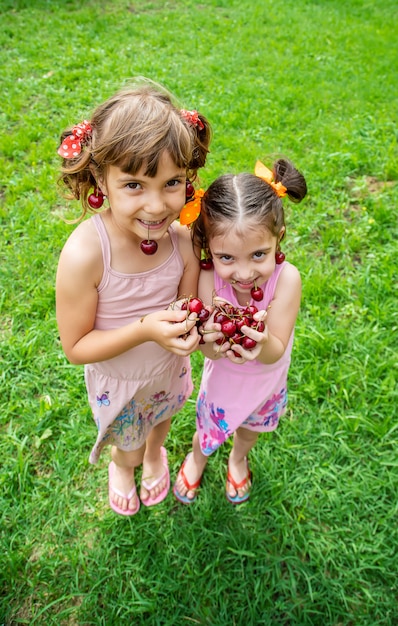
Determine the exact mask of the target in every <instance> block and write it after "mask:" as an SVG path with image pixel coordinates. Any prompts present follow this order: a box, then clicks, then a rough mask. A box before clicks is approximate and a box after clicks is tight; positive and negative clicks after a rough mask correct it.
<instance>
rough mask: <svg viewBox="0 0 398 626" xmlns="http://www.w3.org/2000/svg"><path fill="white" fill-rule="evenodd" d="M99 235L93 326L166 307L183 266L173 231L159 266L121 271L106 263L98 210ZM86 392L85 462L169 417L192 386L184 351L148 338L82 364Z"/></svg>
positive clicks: (134, 444) (133, 444)
mask: <svg viewBox="0 0 398 626" xmlns="http://www.w3.org/2000/svg"><path fill="white" fill-rule="evenodd" d="M91 219H92V220H93V221H94V224H95V226H96V228H97V231H98V235H99V238H100V241H101V247H102V255H103V263H104V273H103V276H102V280H101V283H100V285H99V286H98V297H99V300H98V308H97V316H96V321H95V328H98V329H101V330H107V329H112V328H118V327H120V326H124V325H126V324H129V323H130V322H134V321H135V320H138V319H140V318H141V317H142V316H143V315H145V314H148V313H152V312H154V311H159V310H162V309H167V308H168V306H169V304H170V303H171V302H173V301H174V300H176V298H177V290H178V285H179V284H180V280H181V277H182V274H183V270H184V264H183V260H182V258H181V255H180V252H179V250H178V243H177V234H176V232H175V231H174V229H173V227H170V229H169V234H170V238H171V242H172V245H173V250H172V253H171V255H170V256H169V258H168V259H167V260H166V261H165V262H164V263H162V264H161V265H160V266H159V267H156V268H154V269H153V270H150V271H148V272H142V273H141V274H122V273H121V272H116V271H115V270H113V269H112V267H111V250H110V243H109V239H108V234H107V231H106V228H105V225H104V223H103V221H102V218H101V216H100V215H94V216H93V217H92V218H91ZM85 381H86V386H87V392H88V398H89V402H90V406H91V409H92V411H93V416H94V420H95V422H96V424H97V428H98V436H97V441H96V443H95V445H94V447H93V449H92V450H91V454H90V459H89V460H90V463H96V462H97V461H98V459H99V456H100V454H101V451H102V449H103V447H104V446H106V445H116V446H117V447H118V448H120V449H121V450H126V451H127V450H136V449H137V448H140V447H141V446H142V445H143V443H144V442H145V440H146V438H147V436H148V434H149V432H150V431H151V429H152V428H153V427H154V426H156V425H157V424H160V423H161V422H162V421H164V420H166V419H168V418H169V417H172V416H173V415H174V414H175V413H177V411H179V410H180V409H181V408H182V406H183V405H184V404H185V401H186V400H187V398H188V397H189V396H190V395H191V393H192V390H193V385H192V379H191V368H190V360H189V357H181V356H177V355H176V354H173V353H172V352H169V351H167V350H164V349H163V348H161V347H160V346H159V345H158V344H157V343H155V342H152V341H148V342H146V343H143V344H141V345H139V346H136V347H135V348H132V349H131V350H128V351H127V352H124V353H123V354H121V355H119V356H117V357H115V358H113V359H109V360H107V361H101V362H99V363H91V364H89V365H86V366H85Z"/></svg>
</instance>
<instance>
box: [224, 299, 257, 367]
mask: <svg viewBox="0 0 398 626" xmlns="http://www.w3.org/2000/svg"><path fill="white" fill-rule="evenodd" d="M266 317H267V312H266V311H258V312H257V313H255V314H254V316H253V318H254V319H255V321H256V322H258V325H259V329H256V328H255V327H253V326H242V328H241V331H242V333H243V334H244V335H245V336H246V337H249V338H250V339H253V341H255V342H256V345H255V346H254V348H252V349H250V350H247V349H245V348H244V346H242V345H240V344H234V345H233V349H232V347H231V346H230V348H228V349H227V350H226V351H225V356H226V357H227V358H228V359H229V360H230V361H232V363H239V364H242V363H246V361H255V360H256V359H257V358H258V357H259V355H260V354H261V352H262V350H263V348H264V346H265V344H266V343H267V341H268V326H267V324H266V321H265V320H266ZM260 323H261V325H260Z"/></svg>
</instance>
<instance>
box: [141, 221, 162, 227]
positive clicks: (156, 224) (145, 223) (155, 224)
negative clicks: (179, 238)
mask: <svg viewBox="0 0 398 626" xmlns="http://www.w3.org/2000/svg"><path fill="white" fill-rule="evenodd" d="M140 222H141V224H144V226H159V224H163V222H164V220H157V221H156V222H154V221H148V220H140Z"/></svg>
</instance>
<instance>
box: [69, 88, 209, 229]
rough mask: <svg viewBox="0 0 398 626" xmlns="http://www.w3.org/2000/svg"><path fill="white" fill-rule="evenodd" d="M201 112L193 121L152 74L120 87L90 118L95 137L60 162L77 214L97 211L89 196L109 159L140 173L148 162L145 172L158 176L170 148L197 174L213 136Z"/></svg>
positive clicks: (189, 172) (192, 176)
mask: <svg viewBox="0 0 398 626" xmlns="http://www.w3.org/2000/svg"><path fill="white" fill-rule="evenodd" d="M198 117H199V120H200V121H201V124H199V125H191V124H189V123H188V122H187V121H186V119H184V118H183V116H181V112H180V109H179V108H177V106H176V105H175V104H174V103H173V100H172V96H171V95H170V94H169V93H168V92H167V91H166V90H165V89H163V88H162V87H161V86H159V85H157V84H156V83H153V82H152V81H149V80H145V81H141V82H140V84H138V86H130V87H126V88H124V89H122V90H120V91H118V92H117V93H116V94H115V95H114V96H112V97H110V98H109V99H108V100H106V101H105V102H104V103H103V104H101V105H100V106H98V107H97V108H96V109H95V111H94V113H93V114H92V117H91V119H90V124H91V126H92V134H91V137H90V138H89V139H88V141H87V142H86V143H85V146H84V148H83V149H82V151H81V153H80V154H79V155H78V156H77V157H75V158H74V159H63V163H62V169H61V177H60V180H61V181H62V182H63V183H64V184H65V185H66V187H67V188H68V189H69V190H70V191H71V192H72V197H74V198H76V199H80V200H81V202H82V206H83V212H82V215H81V216H80V218H79V219H81V218H82V217H84V215H85V214H86V212H93V211H92V210H91V209H90V207H89V205H88V202H87V197H88V195H89V193H90V189H92V188H93V187H94V186H96V179H97V178H99V177H101V176H103V175H104V174H105V173H106V168H107V167H108V166H110V165H116V166H118V167H120V169H121V170H122V171H123V172H126V173H130V174H136V173H137V172H138V171H139V170H140V169H141V167H142V166H143V165H144V164H145V165H146V171H145V175H147V176H156V173H157V168H158V164H159V159H160V157H161V155H162V153H163V152H164V151H167V152H168V153H169V155H170V157H171V158H172V160H173V161H174V162H175V164H176V166H177V167H181V168H185V169H186V171H187V176H188V178H189V179H190V180H191V181H193V180H195V178H196V177H197V171H198V169H199V168H201V167H203V166H204V164H205V162H206V157H207V154H208V151H209V150H208V147H209V144H210V140H211V128H210V125H209V123H208V121H207V119H206V118H205V117H204V116H202V115H200V114H199V115H198ZM199 126H201V128H199ZM70 134H71V129H67V130H66V131H64V132H63V133H62V135H61V144H62V141H63V140H64V139H65V137H67V136H68V135H70Z"/></svg>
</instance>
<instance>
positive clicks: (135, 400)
mask: <svg viewBox="0 0 398 626" xmlns="http://www.w3.org/2000/svg"><path fill="white" fill-rule="evenodd" d="M209 142H210V127H209V124H208V122H207V120H206V118H204V117H203V116H202V115H199V114H198V113H197V111H186V110H180V109H179V108H177V107H176V106H175V105H174V104H173V102H172V99H171V97H170V95H169V94H168V93H167V92H166V91H165V90H163V89H162V88H160V87H159V86H158V85H155V84H153V83H151V82H150V81H143V82H142V83H140V84H138V85H134V86H129V87H126V88H125V89H123V90H121V91H120V92H118V93H117V94H115V95H114V96H112V97H110V98H109V99H108V100H107V101H106V102H104V103H103V104H101V105H100V106H99V107H98V108H97V109H96V110H95V111H94V113H93V115H92V117H91V120H90V121H86V120H85V121H84V122H82V123H80V124H77V125H76V126H74V127H72V128H71V129H69V130H67V131H65V132H64V133H63V135H62V137H61V145H60V147H59V150H58V153H59V155H60V156H61V157H62V158H63V164H62V181H63V182H64V183H65V185H66V187H67V188H68V190H69V191H71V192H72V197H74V198H76V199H79V200H80V201H81V203H82V207H83V211H82V215H81V218H83V217H85V216H86V214H87V213H94V215H93V216H92V217H91V218H90V219H86V220H84V221H82V222H81V223H80V224H79V226H78V227H77V228H76V229H75V230H74V232H73V233H72V234H71V236H70V237H69V239H68V240H67V242H66V244H65V247H64V249H63V250H62V253H61V256H60V260H59V265H58V272H57V285H56V300H57V322H58V327H59V332H60V338H61V342H62V346H63V349H64V351H65V354H66V356H67V358H68V359H69V361H70V362H71V363H75V364H78V365H79V364H84V365H85V381H86V385H87V391H88V398H89V402H90V405H91V408H92V411H93V416H94V420H95V423H96V425H97V428H98V435H97V438H96V442H95V445H94V447H93V448H92V451H91V455H90V462H91V463H96V462H97V461H98V459H99V456H100V454H101V452H102V449H103V448H104V446H108V445H110V446H111V456H112V461H111V462H110V464H109V469H108V473H109V501H110V506H111V507H112V509H113V510H114V511H116V512H117V513H119V514H121V515H134V514H135V513H137V511H138V509H139V506H140V500H141V502H142V503H143V504H145V505H146V506H151V505H154V504H157V503H158V502H160V501H161V500H163V499H164V498H165V497H166V495H167V493H168V490H169V486H170V477H169V469H168V463H167V453H166V449H165V448H164V446H163V442H164V440H165V438H166V435H167V433H168V431H169V428H170V421H171V417H172V416H173V415H174V414H175V413H177V411H179V410H180V409H181V407H182V406H183V405H184V403H185V401H186V400H187V398H188V397H189V396H190V394H191V393H192V381H191V370H190V361H189V354H190V353H191V352H192V351H193V350H195V349H196V348H197V346H198V342H199V336H198V333H197V330H196V327H195V321H194V319H190V318H188V319H186V313H185V312H184V311H181V310H178V308H177V309H176V308H175V307H170V308H169V305H170V304H171V303H172V302H174V301H176V300H177V299H178V296H179V295H182V294H196V292H197V281H198V273H199V272H198V266H197V260H196V257H195V255H194V253H193V250H192V242H191V238H190V233H189V231H188V229H187V228H186V227H183V226H181V225H180V224H179V223H178V222H176V219H177V218H178V217H179V214H180V211H181V210H182V208H183V206H184V205H185V203H186V201H187V200H190V199H191V197H192V195H193V192H194V189H193V185H192V181H194V180H195V178H196V175H197V172H198V170H199V168H201V167H202V166H203V165H204V164H205V161H206V156H207V152H208V145H209ZM104 198H106V199H107V202H106V207H107V208H104V209H101V205H102V204H103V201H104ZM172 309H173V310H172ZM191 317H192V318H194V317H195V316H192V315H191ZM141 464H142V480H141V490H140V498H139V497H138V494H137V492H136V486H135V479H134V471H135V468H136V467H137V466H139V465H141Z"/></svg>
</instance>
